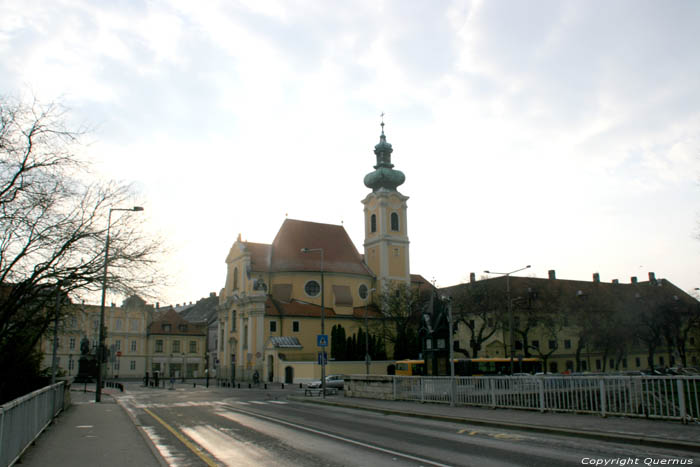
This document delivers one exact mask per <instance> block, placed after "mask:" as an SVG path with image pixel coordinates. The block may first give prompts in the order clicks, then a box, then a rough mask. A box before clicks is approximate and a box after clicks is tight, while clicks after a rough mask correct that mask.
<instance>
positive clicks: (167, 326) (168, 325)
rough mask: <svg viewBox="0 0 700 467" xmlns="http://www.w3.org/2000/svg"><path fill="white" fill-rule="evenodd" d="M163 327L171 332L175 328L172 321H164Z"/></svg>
mask: <svg viewBox="0 0 700 467" xmlns="http://www.w3.org/2000/svg"><path fill="white" fill-rule="evenodd" d="M161 327H162V328H163V331H167V332H170V331H172V330H173V326H172V325H171V324H170V323H163V324H162V325H161Z"/></svg>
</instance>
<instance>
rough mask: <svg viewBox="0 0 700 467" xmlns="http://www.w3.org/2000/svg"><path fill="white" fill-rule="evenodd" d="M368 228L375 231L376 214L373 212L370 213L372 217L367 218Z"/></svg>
mask: <svg viewBox="0 0 700 467" xmlns="http://www.w3.org/2000/svg"><path fill="white" fill-rule="evenodd" d="M369 230H370V232H376V231H377V216H376V215H375V214H372V217H370V218H369Z"/></svg>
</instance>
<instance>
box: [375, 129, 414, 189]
mask: <svg viewBox="0 0 700 467" xmlns="http://www.w3.org/2000/svg"><path fill="white" fill-rule="evenodd" d="M393 151H394V149H393V148H392V147H391V144H389V143H387V141H386V136H385V135H384V122H382V134H381V136H380V137H379V144H377V145H376V146H374V154H375V155H376V156H377V165H375V166H374V169H375V170H374V172H370V173H368V174H367V175H365V185H366V186H367V188H371V189H372V191H377V190H379V189H380V188H385V189H388V190H396V187H397V186H399V185H401V184H402V183H403V182H405V181H406V176H405V175H404V174H403V172H401V171H400V170H394V168H393V167H394V164H392V163H391V153H392V152H393Z"/></svg>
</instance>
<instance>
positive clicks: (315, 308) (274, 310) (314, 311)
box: [265, 296, 381, 318]
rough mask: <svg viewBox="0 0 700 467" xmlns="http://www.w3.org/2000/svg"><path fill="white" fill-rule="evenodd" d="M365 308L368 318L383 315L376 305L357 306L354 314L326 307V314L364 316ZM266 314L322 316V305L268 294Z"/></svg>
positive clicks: (332, 316)
mask: <svg viewBox="0 0 700 467" xmlns="http://www.w3.org/2000/svg"><path fill="white" fill-rule="evenodd" d="M365 310H367V317H368V318H379V317H380V316H381V315H380V313H379V311H377V309H376V308H375V307H374V306H369V307H357V308H354V309H353V314H352V315H339V314H337V313H336V312H335V311H334V310H333V308H328V307H326V308H325V311H324V314H325V316H326V318H343V317H352V318H364V317H365ZM265 314H266V315H268V316H282V315H284V316H304V317H311V318H320V317H321V307H320V306H319V305H314V304H312V303H306V302H300V301H298V300H292V301H290V302H289V303H284V302H280V301H279V300H274V299H272V298H271V297H269V296H268V298H267V301H266V302H265Z"/></svg>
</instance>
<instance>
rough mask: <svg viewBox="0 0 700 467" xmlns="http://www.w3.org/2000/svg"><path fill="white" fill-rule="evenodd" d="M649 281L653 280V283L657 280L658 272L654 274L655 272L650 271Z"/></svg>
mask: <svg viewBox="0 0 700 467" xmlns="http://www.w3.org/2000/svg"><path fill="white" fill-rule="evenodd" d="M649 282H651V283H654V282H656V274H654V273H653V272H650V273H649Z"/></svg>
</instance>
